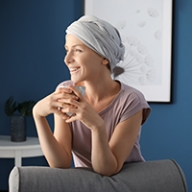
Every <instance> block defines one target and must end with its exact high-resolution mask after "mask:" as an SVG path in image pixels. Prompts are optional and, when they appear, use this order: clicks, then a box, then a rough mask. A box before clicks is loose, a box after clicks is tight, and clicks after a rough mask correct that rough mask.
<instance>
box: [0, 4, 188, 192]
mask: <svg viewBox="0 0 192 192" xmlns="http://www.w3.org/2000/svg"><path fill="white" fill-rule="evenodd" d="M174 2H175V3H174V14H173V16H174V25H173V82H172V88H173V102H172V103H171V104H160V103H151V104H150V105H151V107H152V114H151V116H150V118H149V120H148V121H147V123H146V124H145V125H144V126H143V132H142V138H141V145H142V150H143V154H144V156H145V158H146V160H157V159H167V158H173V159H175V160H176V161H177V162H178V163H179V164H180V166H181V167H182V169H183V171H184V173H185V176H186V179H187V182H188V189H189V192H192V182H191V178H192V165H191V164H192V163H191V162H192V136H191V135H192V129H191V127H192V125H191V119H192V117H191V116H192V114H191V112H190V111H191V108H192V102H191V99H192V88H191V85H190V82H192V75H191V72H192V63H191V61H192V54H191V51H192V37H191V34H192V22H191V18H192V1H191V0H185V1H182V0H175V1H174ZM82 14H83V1H79V0H78V1H77V0H76V1H75V0H55V1H51V0H41V1H37V0H36V1H28V0H27V1H26V0H19V1H18V0H9V1H7V0H1V1H0V67H1V68H0V90H1V91H0V93H1V94H0V125H1V127H0V134H10V129H9V118H8V117H7V116H6V115H5V114H4V110H3V108H4V102H5V100H6V99H7V98H8V97H9V96H10V95H13V96H14V97H15V99H16V100H17V101H23V100H28V99H33V100H39V99H41V98H42V97H44V96H45V95H47V94H49V93H51V92H52V91H53V90H54V89H55V86H56V85H57V84H58V83H59V82H60V81H62V80H65V79H68V78H69V73H68V70H67V68H66V67H65V65H64V64H63V57H64V54H65V52H64V49H63V44H64V31H65V28H66V27H67V26H68V25H69V23H71V22H72V21H73V20H75V19H77V18H78V17H79V16H81V15H82ZM49 121H50V123H51V125H52V124H53V119H52V116H49ZM27 125H28V129H27V135H28V136H36V130H35V126H34V123H33V120H32V118H28V119H27ZM23 163H24V165H47V163H46V161H45V159H44V158H43V157H39V158H29V159H25V160H24V162H23ZM12 167H13V160H12V159H0V190H3V189H7V187H8V186H7V178H8V175H9V171H10V170H11V169H12Z"/></svg>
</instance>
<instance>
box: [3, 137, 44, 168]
mask: <svg viewBox="0 0 192 192" xmlns="http://www.w3.org/2000/svg"><path fill="white" fill-rule="evenodd" d="M38 156H43V152H42V150H41V146H40V144H39V139H38V138H37V137H27V140H26V141H24V142H12V141H11V139H10V136H3V135H1V136H0V158H14V159H15V166H18V167H20V166H22V158H23V157H38Z"/></svg>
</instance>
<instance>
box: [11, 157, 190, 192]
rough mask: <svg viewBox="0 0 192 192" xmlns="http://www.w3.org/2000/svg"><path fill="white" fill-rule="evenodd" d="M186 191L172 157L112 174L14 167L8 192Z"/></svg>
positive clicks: (184, 181)
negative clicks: (103, 174)
mask: <svg viewBox="0 0 192 192" xmlns="http://www.w3.org/2000/svg"><path fill="white" fill-rule="evenodd" d="M26 191H27V192H56V191H57V192H63V191H65V192H69V191H70V192H71V191H72V192H90V191H91V192H101V191H102V192H109V191H110V192H117V191H119V192H150V191H152V192H162V191H163V192H186V191H187V185H186V180H185V176H184V174H183V171H182V170H181V168H180V166H179V165H178V164H177V163H176V162H175V161H174V160H170V159H169V160H158V161H148V162H138V163H127V164H125V165H124V166H123V168H122V170H121V171H120V172H119V173H118V174H116V175H113V176H111V177H107V176H102V175H99V174H97V173H95V172H94V171H93V170H92V169H89V168H71V169H58V168H50V167H14V168H13V170H12V171H11V173H10V176H9V192H26Z"/></svg>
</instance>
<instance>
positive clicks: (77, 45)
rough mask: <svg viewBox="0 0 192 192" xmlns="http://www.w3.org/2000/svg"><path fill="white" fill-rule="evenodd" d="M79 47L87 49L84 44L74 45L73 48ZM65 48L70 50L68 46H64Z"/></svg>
mask: <svg viewBox="0 0 192 192" xmlns="http://www.w3.org/2000/svg"><path fill="white" fill-rule="evenodd" d="M77 46H81V47H85V45H83V44H75V45H72V47H77ZM64 47H65V48H68V46H67V45H64Z"/></svg>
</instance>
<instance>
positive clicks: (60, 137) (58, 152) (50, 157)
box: [33, 89, 72, 168]
mask: <svg viewBox="0 0 192 192" xmlns="http://www.w3.org/2000/svg"><path fill="white" fill-rule="evenodd" d="M65 91H66V90H65ZM69 95H70V94H68V95H67V97H71V96H69ZM63 96H64V93H63V92H61V89H59V90H56V92H54V93H53V94H50V95H49V96H47V97H45V98H44V99H42V100H40V101H39V102H38V103H37V104H36V105H35V106H34V108H33V117H34V121H35V124H36V128H37V133H38V137H39V140H40V144H41V148H42V150H43V153H44V155H45V157H46V159H47V161H48V163H49V165H50V166H51V167H59V168H69V167H70V165H71V161H72V155H71V131H70V127H69V124H67V123H66V122H65V119H67V116H66V115H65V114H64V113H63V112H62V111H59V110H58V107H60V106H61V103H60V102H59V99H61V98H63ZM51 113H54V120H55V126H54V134H53V133H52V131H51V129H50V126H49V124H48V122H47V119H46V116H47V115H49V114H51Z"/></svg>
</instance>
